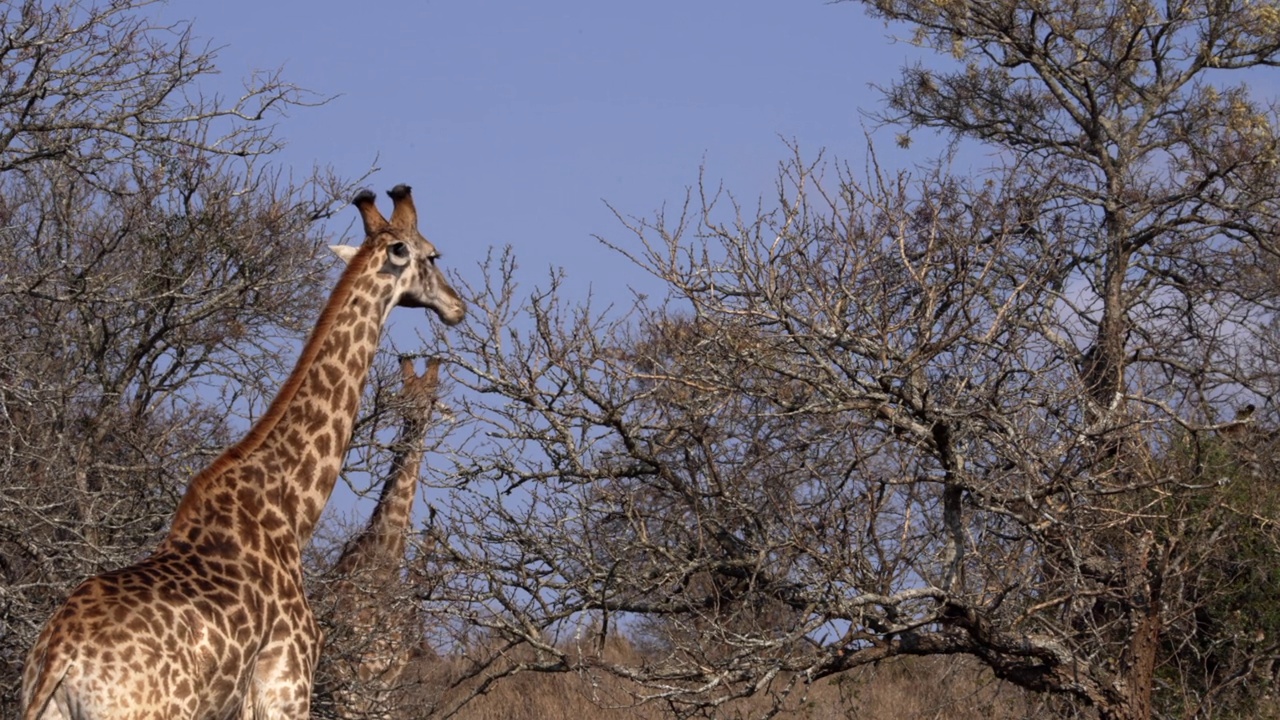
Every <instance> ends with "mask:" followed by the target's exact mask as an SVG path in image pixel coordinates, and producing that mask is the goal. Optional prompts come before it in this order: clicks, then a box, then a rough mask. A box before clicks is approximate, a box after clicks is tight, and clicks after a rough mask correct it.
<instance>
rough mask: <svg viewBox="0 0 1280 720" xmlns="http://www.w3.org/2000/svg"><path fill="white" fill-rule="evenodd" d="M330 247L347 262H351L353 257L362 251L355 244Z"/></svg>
mask: <svg viewBox="0 0 1280 720" xmlns="http://www.w3.org/2000/svg"><path fill="white" fill-rule="evenodd" d="M329 249H330V250H332V251H333V254H334V255H337V256H338V257H340V258H342V262H344V263H347V264H350V263H351V258H353V257H355V256H356V253H358V252H360V248H358V247H356V246H355V245H330V246H329Z"/></svg>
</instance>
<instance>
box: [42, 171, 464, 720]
mask: <svg viewBox="0 0 1280 720" xmlns="http://www.w3.org/2000/svg"><path fill="white" fill-rule="evenodd" d="M391 195H392V198H393V199H394V200H395V209H394V211H393V213H392V216H391V220H390V222H388V221H387V220H385V219H383V217H382V215H381V214H380V213H378V210H377V208H376V207H375V206H374V202H373V200H374V198H373V194H372V193H369V192H367V191H365V192H362V193H360V194H359V195H357V196H356V201H355V204H356V206H357V207H358V208H359V210H360V213H361V217H362V219H363V221H364V228H365V234H366V238H365V241H364V243H363V244H362V245H361V246H360V247H359V249H358V250H354V249H352V248H335V251H337V252H338V254H339V255H340V256H342V257H343V259H344V260H346V261H347V269H346V271H345V272H344V273H343V275H342V278H341V280H339V282H338V285H337V288H336V289H335V290H334V292H333V294H332V295H331V296H330V298H329V301H328V303H327V304H326V306H325V309H324V310H323V312H322V313H321V316H320V320H319V322H318V323H317V324H316V327H315V329H314V330H313V331H312V333H311V337H310V338H309V339H308V341H307V343H306V344H305V345H304V346H303V350H302V356H301V358H300V359H299V361H298V364H297V366H296V367H295V368H294V370H293V372H292V373H291V374H290V376H289V378H288V380H286V381H285V383H284V386H283V387H282V388H281V390H280V392H279V394H278V395H277V396H276V398H275V399H274V400H273V401H272V403H271V405H270V406H269V407H268V409H267V411H266V412H265V413H264V415H263V416H262V418H261V419H259V420H258V421H257V422H256V423H255V424H254V425H253V427H252V428H251V429H250V430H249V433H248V434H247V435H246V436H245V437H244V438H243V439H242V440H240V442H238V443H236V444H235V445H233V446H232V447H231V448H229V449H227V450H226V451H225V452H224V453H223V454H222V455H221V456H220V457H219V458H218V459H216V460H215V461H214V462H213V463H212V464H211V465H210V466H209V467H207V468H205V469H204V470H202V471H201V472H200V473H199V474H197V475H196V477H195V478H194V479H193V480H192V481H191V484H190V485H189V487H188V489H187V492H186V494H185V495H184V497H183V499H182V502H181V503H180V504H179V506H178V510H177V512H176V514H175V517H174V520H173V523H172V525H171V527H170V530H169V533H168V536H167V537H166V538H165V539H164V541H162V543H161V544H160V546H159V547H158V548H157V549H156V551H155V552H154V553H153V554H152V555H151V556H150V557H148V558H146V559H145V560H143V561H141V562H139V563H137V564H135V565H131V566H129V567H126V568H122V569H119V570H116V571H113V572H108V573H105V574H102V575H98V576H95V577H92V578H90V579H88V580H86V581H85V582H83V583H82V584H81V585H80V586H79V587H77V588H76V589H75V590H74V591H73V592H72V593H71V596H70V597H69V598H68V599H67V601H66V602H65V603H64V604H63V605H62V606H61V607H60V608H59V609H58V610H57V611H56V612H55V613H54V615H53V617H52V618H50V620H49V621H48V623H46V625H45V627H44V629H43V631H42V632H41V634H40V636H39V637H38V638H37V640H36V643H35V645H34V646H33V647H32V649H31V652H30V654H29V655H28V659H27V665H26V667H25V669H24V673H23V701H24V710H23V719H24V720H162V719H164V720H173V719H181V720H223V719H227V720H229V719H231V718H242V719H244V720H248V719H250V718H253V719H255V720H262V719H267V720H286V719H289V720H292V719H296V718H306V717H308V716H309V714H310V702H311V689H312V687H311V686H312V678H313V674H314V671H315V665H316V661H317V659H318V657H319V652H320V642H321V632H320V629H319V626H318V625H317V624H316V620H315V616H314V614H313V613H312V610H311V607H310V605H309V604H308V603H307V599H306V596H305V594H304V592H303V583H302V561H301V555H302V548H303V546H304V545H305V544H306V543H307V541H308V540H309V539H310V537H311V533H312V531H313V530H314V528H315V524H316V522H317V521H318V520H319V516H320V512H321V511H322V510H323V508H324V505H325V503H326V502H327V501H328V498H329V494H330V493H331V492H332V490H333V485H334V482H335V481H336V479H337V476H338V471H339V469H340V468H341V465H342V460H343V457H344V455H345V454H346V450H347V445H348V443H349V442H350V439H351V432H352V427H353V424H354V421H355V415H356V411H357V409H358V406H359V401H360V394H361V391H362V389H363V385H364V382H365V379H366V377H367V375H368V370H369V367H370V365H371V363H372V361H373V356H374V353H375V352H376V350H377V343H378V338H379V336H380V334H381V329H382V326H383V323H384V322H385V321H386V318H387V315H388V314H389V313H390V311H391V308H392V307H394V306H396V305H401V306H407V307H423V308H428V309H430V310H433V311H434V312H435V313H436V314H437V315H438V316H439V317H440V319H441V320H442V321H443V322H445V323H446V324H449V325H452V324H455V323H457V322H460V321H461V320H462V317H463V315H464V313H465V308H464V305H463V303H462V300H461V299H460V298H459V297H458V294H457V293H456V292H455V291H454V290H453V288H452V287H450V286H449V284H448V282H447V281H446V280H445V279H444V276H443V275H442V274H441V272H440V271H439V269H437V268H436V266H435V258H436V257H437V253H436V250H435V247H434V246H433V245H431V243H429V242H428V241H427V240H426V238H424V237H422V235H421V234H419V233H418V231H417V216H416V212H415V210H414V208H413V202H412V199H411V198H410V196H409V189H408V188H407V187H405V186H403V185H401V186H397V187H396V188H395V189H394V190H392V192H391Z"/></svg>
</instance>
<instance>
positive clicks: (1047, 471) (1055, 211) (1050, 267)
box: [435, 0, 1280, 718]
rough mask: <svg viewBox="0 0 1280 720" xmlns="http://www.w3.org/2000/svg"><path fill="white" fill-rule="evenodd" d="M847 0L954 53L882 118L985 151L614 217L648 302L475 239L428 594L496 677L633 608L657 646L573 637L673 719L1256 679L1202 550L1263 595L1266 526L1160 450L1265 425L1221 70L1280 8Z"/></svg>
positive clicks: (625, 619) (1185, 703) (1271, 186)
mask: <svg viewBox="0 0 1280 720" xmlns="http://www.w3.org/2000/svg"><path fill="white" fill-rule="evenodd" d="M867 4H868V6H869V7H870V9H871V11H872V12H873V13H874V14H876V15H877V16H880V17H884V18H887V19H889V20H893V21H901V22H905V23H908V24H910V25H911V26H912V27H914V28H915V29H917V30H918V33H917V36H916V38H917V40H918V41H919V42H921V43H924V44H926V45H929V46H932V47H937V48H939V49H942V50H945V51H946V52H948V53H952V54H953V55H954V57H955V58H956V61H957V65H955V66H948V67H924V66H920V67H913V68H908V69H907V70H905V71H904V73H903V75H902V77H901V79H900V80H898V81H896V82H894V83H891V84H890V85H888V86H887V87H886V89H885V94H886V99H887V105H886V109H885V110H884V119H885V120H886V121H891V122H901V123H906V124H907V125H908V126H909V127H908V131H909V132H910V131H911V128H922V127H924V128H938V129H942V130H944V131H947V132H950V133H952V134H953V135H954V137H955V138H956V139H957V140H961V141H978V142H981V143H986V144H988V145H990V146H994V147H995V148H996V149H998V150H999V151H1000V155H999V157H1001V158H1002V159H1003V161H1004V165H1003V166H1002V167H1000V168H996V169H994V170H993V171H991V172H990V173H989V174H988V175H987V176H986V177H981V178H977V179H972V180H969V179H963V178H955V177H951V176H949V175H948V174H947V173H946V172H944V170H943V169H942V168H941V167H940V166H939V167H934V168H932V169H928V168H926V169H924V170H921V171H918V172H917V173H916V176H914V177H912V176H908V175H906V174H894V173H887V172H884V171H882V170H881V169H880V168H879V167H878V166H876V165H875V163H874V162H870V163H868V165H867V167H866V169H865V171H864V172H861V173H857V174H855V173H854V172H853V171H851V170H850V169H848V168H846V167H842V166H839V165H835V166H832V165H829V164H825V163H820V162H819V163H808V162H805V161H804V160H803V159H802V158H801V157H800V156H799V154H797V157H796V158H794V159H793V160H791V161H789V162H788V163H787V164H786V165H784V168H783V172H782V174H781V177H780V182H779V185H778V193H777V196H776V200H775V201H773V202H771V203H769V204H767V205H763V206H762V207H760V208H759V209H758V210H755V211H751V210H745V209H743V208H742V207H741V206H740V205H738V204H737V203H736V202H732V198H727V197H725V196H722V195H719V194H717V193H716V192H714V191H713V190H709V189H707V188H704V187H699V188H698V189H697V191H696V192H694V193H693V194H692V195H691V198H690V202H689V203H688V204H687V205H686V206H685V208H684V209H683V211H682V212H680V213H678V214H676V215H675V216H674V217H671V216H667V215H665V214H660V215H658V216H657V217H654V218H651V219H629V218H623V222H624V224H625V225H626V227H627V228H628V229H629V230H630V231H632V233H633V234H634V238H633V239H632V240H631V241H629V242H626V243H623V242H618V241H613V242H611V244H612V245H613V246H614V247H616V248H617V249H618V251H619V252H622V253H624V254H626V255H627V256H628V257H630V258H631V259H632V260H633V261H634V262H635V264H636V266H637V267H638V268H640V269H642V270H643V271H645V272H647V273H649V274H650V275H652V276H653V277H654V278H656V279H657V280H658V281H660V282H661V283H663V284H664V285H665V287H666V288H667V296H666V297H665V298H662V299H660V300H658V301H649V300H642V301H640V302H639V303H638V304H637V306H636V308H635V310H634V311H633V312H632V313H631V314H630V315H629V316H623V317H617V316H613V315H609V314H607V313H598V312H596V311H594V310H593V309H592V308H591V307H590V306H589V305H576V304H574V303H573V302H572V301H571V300H568V299H566V298H564V297H563V296H562V295H561V293H560V291H559V287H558V284H557V279H556V278H555V277H553V278H552V281H551V284H550V286H549V287H547V288H545V289H543V290H540V291H536V292H534V293H533V294H531V295H529V296H528V297H521V296H519V294H518V293H517V291H516V290H515V288H514V287H513V286H512V283H511V282H510V277H511V266H512V262H513V261H511V260H510V259H509V258H498V259H496V260H495V261H494V263H493V265H492V266H491V267H490V268H489V269H488V270H489V272H488V275H489V282H488V284H486V285H485V286H483V287H477V288H474V290H473V292H472V296H473V297H474V298H475V299H476V300H475V306H476V307H475V312H474V313H473V315H472V320H471V323H470V324H469V325H468V327H467V328H465V329H463V331H462V332H461V333H460V334H457V335H454V336H451V338H452V340H453V341H455V346H454V347H453V350H454V357H453V358H452V362H453V363H455V365H454V366H455V367H460V368H462V369H463V372H461V374H460V375H459V377H458V380H459V382H460V383H462V384H465V385H467V386H469V387H470V388H471V389H472V390H473V391H474V393H475V394H474V395H472V396H470V397H469V398H468V397H467V396H466V395H463V396H461V398H462V399H460V401H459V406H460V408H461V412H462V414H463V415H464V416H469V417H470V418H471V422H472V423H473V424H474V425H473V427H474V428H475V435H474V436H472V440H473V442H471V443H469V444H468V445H467V446H466V447H465V448H464V451H463V454H462V455H461V456H460V457H459V458H458V462H457V464H456V467H455V468H454V469H453V470H452V472H451V474H450V477H449V478H448V479H449V480H450V482H457V481H459V480H465V481H467V482H468V483H469V484H468V485H467V489H466V490H462V491H457V492H455V494H454V496H453V505H452V507H451V508H450V509H449V512H448V513H447V515H448V516H450V517H451V518H452V519H453V521H454V523H455V524H454V525H453V526H452V535H451V536H450V537H449V538H447V542H441V543H440V544H439V545H438V552H450V553H452V559H453V562H454V564H455V569H456V570H457V572H458V574H457V575H456V576H454V577H451V579H450V580H449V582H447V583H445V586H444V588H443V589H442V593H443V594H442V595H441V596H440V597H439V599H440V604H439V605H437V606H435V608H436V610H437V611H438V612H440V613H442V614H444V615H449V616H451V617H462V618H463V619H464V620H465V621H466V622H468V623H471V624H472V625H478V626H481V627H483V628H485V629H486V632H487V633H488V634H489V635H490V636H496V637H499V638H503V639H504V640H505V641H506V642H507V643H510V644H512V645H514V644H527V645H529V646H531V647H533V648H534V649H535V650H536V651H537V653H536V655H535V658H536V659H534V660H531V661H528V662H522V663H519V664H514V665H513V664H510V663H508V664H502V665H498V664H490V665H487V666H486V665H485V663H484V662H483V660H484V659H483V658H482V662H481V663H480V664H479V665H478V666H477V667H480V668H486V667H487V668H488V669H487V670H484V669H481V670H477V672H489V673H491V674H501V673H508V672H518V671H522V670H528V669H541V670H547V669H563V668H567V667H582V666H583V665H584V663H585V664H587V665H589V664H590V662H589V661H584V660H583V659H582V657H583V655H582V653H581V647H580V646H581V645H583V644H584V643H586V641H585V640H584V639H583V638H586V637H589V634H585V631H584V629H583V628H587V627H590V628H595V629H596V630H597V631H598V632H601V633H603V630H600V627H601V625H602V624H613V625H616V624H617V623H622V624H623V625H624V626H625V625H626V624H627V623H629V622H632V621H633V619H634V618H636V617H646V618H652V617H660V618H662V622H663V623H664V624H665V627H666V628H667V630H666V631H664V633H665V634H664V637H665V638H666V642H665V645H664V647H666V649H667V652H666V655H665V656H664V657H663V658H661V659H658V660H652V661H650V662H648V663H646V664H645V665H643V666H624V665H619V664H616V663H606V662H604V661H603V660H599V661H598V662H599V665H600V667H601V668H602V669H603V670H604V671H607V672H611V673H614V674H616V675H618V676H621V677H624V678H626V679H628V680H630V681H633V682H635V683H637V689H636V692H637V693H638V694H640V695H641V696H643V697H646V698H651V699H661V700H663V701H665V702H668V703H670V704H671V705H672V707H673V708H675V709H677V710H679V711H682V712H684V711H687V712H695V711H701V710H705V709H706V708H708V707H715V706H717V705H719V704H722V703H724V702H727V701H729V700H730V699H732V698H734V697H738V696H743V695H751V694H768V695H770V696H772V697H774V698H776V699H777V704H776V707H782V706H783V705H782V703H784V702H785V699H786V696H787V695H788V694H789V693H793V692H794V691H796V690H797V689H799V688H802V687H803V686H804V684H805V683H807V682H809V681H812V680H814V679H817V678H822V677H826V676H830V675H833V674H838V673H842V672H845V671H847V670H848V669H850V668H853V667H855V666H858V665H861V664H865V663H869V662H874V661H877V660H880V659H883V658H886V657H890V656H893V655H901V654H938V653H965V654H969V655H972V656H975V657H977V658H978V659H980V660H981V661H982V662H984V663H985V664H986V665H988V666H989V667H990V668H991V669H992V670H993V671H994V673H995V674H996V675H997V676H999V677H1001V678H1003V679H1006V680H1008V681H1010V682H1013V683H1016V684H1018V685H1020V686H1022V687H1024V688H1027V689H1029V690H1033V691H1044V692H1048V693H1051V694H1053V695H1055V696H1056V697H1058V698H1059V699H1060V702H1062V703H1065V704H1066V705H1070V706H1076V707H1080V708H1089V709H1091V711H1092V712H1096V713H1097V714H1098V715H1099V716H1101V717H1105V718H1144V717H1148V716H1150V715H1151V714H1152V712H1153V702H1157V701H1158V702H1160V703H1165V704H1163V705H1161V707H1160V708H1158V709H1160V710H1161V711H1162V712H1165V711H1167V712H1170V713H1177V714H1183V713H1185V714H1195V713H1206V712H1209V711H1210V709H1211V708H1213V707H1220V706H1221V703H1222V702H1227V701H1228V695H1230V694H1231V693H1236V694H1235V695H1231V697H1236V698H1239V697H1240V696H1241V693H1243V695H1249V696H1251V697H1255V698H1256V697H1261V696H1262V695H1264V694H1265V692H1264V691H1265V690H1266V689H1267V688H1269V687H1271V684H1272V677H1271V673H1272V671H1273V668H1274V663H1275V660H1276V656H1277V645H1276V643H1275V640H1274V637H1275V636H1274V635H1273V634H1271V633H1270V626H1269V625H1268V624H1267V623H1269V622H1270V621H1267V620H1264V619H1258V620H1251V619H1250V618H1249V616H1248V615H1247V614H1243V613H1241V606H1240V604H1239V603H1240V602H1244V600H1243V599H1242V597H1243V596H1242V595H1240V594H1239V593H1236V594H1235V595H1232V592H1228V591H1227V588H1226V585H1223V584H1220V585H1219V586H1218V587H1214V586H1213V583H1214V582H1218V581H1220V580H1221V576H1216V577H1218V580H1214V577H1215V575H1214V572H1212V571H1211V570H1212V569H1213V568H1215V567H1216V568H1218V569H1222V568H1223V566H1222V565H1221V564H1218V560H1220V559H1221V557H1222V556H1221V555H1220V554H1218V553H1220V552H1221V551H1222V548H1224V547H1239V548H1245V547H1247V548H1249V549H1250V552H1249V553H1242V554H1239V555H1237V556H1236V557H1235V558H1234V560H1235V561H1238V562H1239V563H1240V565H1238V566H1237V567H1236V570H1235V571H1233V573H1232V575H1231V576H1232V578H1233V580H1232V582H1236V583H1237V584H1236V587H1237V588H1238V587H1239V584H1238V582H1239V581H1240V580H1241V578H1253V579H1254V580H1253V581H1246V583H1245V584H1246V585H1247V584H1248V582H1263V583H1270V582H1271V580H1268V579H1266V578H1269V577H1270V575H1269V574H1268V572H1267V570H1266V566H1267V565H1268V564H1269V563H1273V562H1274V561H1275V560H1276V558H1277V552H1276V551H1277V542H1278V539H1277V537H1276V533H1275V530H1274V529H1273V528H1272V526H1271V523H1270V522H1269V521H1268V519H1267V517H1266V515H1265V514H1263V515H1261V516H1259V515H1258V513H1257V510H1256V509H1255V508H1252V507H1250V506H1249V504H1248V499H1249V498H1250V497H1257V496H1256V495H1255V494H1251V493H1248V492H1245V493H1239V492H1224V491H1223V489H1222V487H1223V485H1222V483H1221V481H1223V479H1224V478H1226V483H1227V484H1228V485H1229V484H1230V483H1231V482H1234V481H1232V480H1231V479H1230V478H1231V477H1232V476H1233V475H1232V474H1230V473H1228V474H1226V475H1223V474H1221V473H1213V472H1210V471H1209V468H1210V467H1212V463H1205V462H1202V461H1186V460H1185V458H1186V453H1187V448H1194V447H1205V446H1206V443H1207V442H1208V441H1209V440H1212V439H1213V438H1215V437H1217V434H1218V433H1219V431H1222V430H1224V429H1226V428H1227V427H1229V426H1231V425H1232V423H1233V421H1232V417H1231V409H1232V408H1233V407H1235V406H1240V405H1245V404H1246V403H1252V404H1256V405H1258V406H1260V407H1259V409H1258V410H1257V412H1256V413H1255V414H1254V415H1253V416H1251V417H1250V418H1249V422H1251V423H1256V424H1260V425H1263V426H1267V425H1270V426H1274V423H1275V408H1274V407H1272V406H1271V404H1270V401H1269V398H1271V397H1272V396H1273V395H1274V393H1275V391H1276V387H1275V386H1276V381H1277V378H1276V375H1275V371H1274V368H1275V367H1276V362H1275V361H1276V359H1277V358H1276V349H1277V343H1276V339H1277V338H1276V334H1275V323H1274V317H1275V315H1274V310H1275V304H1276V300H1277V289H1280V286H1278V285H1277V283H1276V281H1275V277H1276V275H1275V273H1276V270H1277V263H1276V250H1277V248H1276V246H1275V244H1274V238H1275V236H1276V230H1277V226H1276V218H1277V200H1278V199H1280V196H1278V195H1277V190H1276V188H1277V187H1280V185H1278V183H1277V180H1278V179H1280V178H1278V177H1277V159H1278V154H1277V135H1276V132H1275V129H1274V126H1273V124H1272V118H1273V114H1272V113H1271V111H1270V110H1269V109H1268V107H1267V106H1265V105H1263V104H1260V103H1259V102H1258V101H1257V100H1256V99H1254V98H1252V97H1251V96H1250V94H1249V92H1248V90H1247V87H1246V86H1244V85H1243V84H1235V85H1233V84H1230V83H1232V82H1236V83H1238V82H1239V80H1238V79H1236V78H1235V76H1232V75H1231V74H1230V71H1242V70H1248V69H1250V68H1257V67H1265V66H1269V65H1272V64H1275V62H1276V61H1277V57H1278V56H1277V52H1278V51H1280V39H1278V38H1280V34H1278V33H1277V27H1278V26H1277V22H1278V21H1280V8H1277V7H1276V6H1275V5H1274V4H1273V3H1256V2H1248V3H1246V2H1214V3H1203V2H1176V3H1167V4H1164V5H1160V6H1156V5H1154V4H1150V3H1127V2H1126V3H1109V2H1101V3H1088V4H1083V5H1082V4H1079V3H1062V2H1056V1H1048V2H1043V3H1036V2H1021V1H1014V0H1008V1H1001V0H998V1H997V2H985V1H984V2H965V1H964V0H956V1H955V2H927V1H925V0H919V1H918V2H917V1H915V0H903V1H901V2H897V1H889V0H886V1H885V2H868V3H867ZM940 63H942V61H940ZM522 323H523V325H524V326H528V327H529V328H530V329H529V330H528V331H526V332H520V331H518V330H514V329H513V328H519V327H521V326H522ZM1192 455H1193V456H1194V455H1195V453H1192ZM1215 558H1218V560H1215ZM1232 598H1234V599H1232ZM1232 613H1234V615H1232ZM1228 626H1229V628H1230V629H1224V628H1228ZM557 633H560V634H557ZM1231 633H1237V634H1238V635H1237V636H1234V637H1236V638H1237V640H1238V638H1239V637H1240V636H1248V637H1251V638H1253V640H1252V641H1251V643H1242V642H1237V641H1236V640H1231V642H1230V643H1228V644H1229V645H1230V646H1231V648H1233V649H1232V650H1231V651H1230V652H1217V653H1208V654H1206V653H1205V652H1204V650H1205V648H1206V647H1207V645H1216V646H1217V647H1219V649H1221V648H1223V647H1225V646H1224V645H1222V643H1223V642H1225V641H1227V640H1228V639H1229V638H1228V636H1229V635H1231ZM566 638H571V639H572V638H576V639H577V640H578V647H574V646H573V645H574V643H566V642H565V639H566ZM1201 641H1203V642H1204V643H1206V645H1198V644H1197V643H1198V642H1201ZM586 644H589V643H586ZM1186 653H1191V655H1188V654H1186ZM1210 654H1212V655H1213V657H1212V659H1208V658H1209V655H1210ZM1192 657H1199V658H1200V659H1199V660H1197V661H1196V662H1188V660H1189V658H1192ZM1192 674H1198V676H1199V678H1200V679H1199V680H1196V681H1194V682H1193V681H1192V680H1191V675H1192ZM1158 686H1159V687H1161V688H1163V689H1162V691H1161V693H1160V694H1158V695H1157V694H1155V690H1156V688H1157V687H1158ZM1228 691H1230V692H1228ZM1237 691H1239V692H1237Z"/></svg>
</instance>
